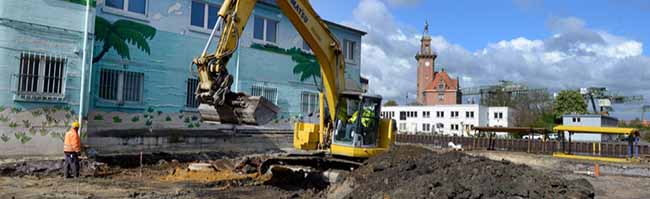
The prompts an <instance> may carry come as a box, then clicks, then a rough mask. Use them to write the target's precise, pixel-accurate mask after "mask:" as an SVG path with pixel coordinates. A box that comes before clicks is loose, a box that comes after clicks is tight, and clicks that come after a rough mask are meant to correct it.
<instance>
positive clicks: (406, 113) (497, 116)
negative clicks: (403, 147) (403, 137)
mask: <svg viewBox="0 0 650 199" xmlns="http://www.w3.org/2000/svg"><path fill="white" fill-rule="evenodd" d="M511 115H512V110H511V109H510V108H508V107H487V106H482V105H478V104H458V105H436V106H385V107H382V110H381V117H382V118H389V119H395V121H396V122H397V129H398V133H404V134H441V135H454V136H472V135H474V133H475V132H474V131H472V130H471V129H472V127H479V126H493V127H510V125H511V124H512V122H511V121H510V120H511V118H510V117H511Z"/></svg>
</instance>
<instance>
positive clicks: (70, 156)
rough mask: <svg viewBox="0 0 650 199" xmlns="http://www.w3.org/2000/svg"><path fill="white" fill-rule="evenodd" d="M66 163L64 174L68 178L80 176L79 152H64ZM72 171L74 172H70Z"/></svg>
mask: <svg viewBox="0 0 650 199" xmlns="http://www.w3.org/2000/svg"><path fill="white" fill-rule="evenodd" d="M64 153H65V163H64V164H63V174H64V175H65V177H66V178H71V177H75V178H76V177H79V153H77V152H64ZM70 172H72V173H70Z"/></svg>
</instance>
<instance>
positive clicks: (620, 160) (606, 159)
mask: <svg viewBox="0 0 650 199" xmlns="http://www.w3.org/2000/svg"><path fill="white" fill-rule="evenodd" d="M553 157H556V158H567V159H575V160H591V161H602V162H615V163H631V162H633V161H632V160H630V159H627V158H612V157H597V156H586V155H573V154H566V153H553Z"/></svg>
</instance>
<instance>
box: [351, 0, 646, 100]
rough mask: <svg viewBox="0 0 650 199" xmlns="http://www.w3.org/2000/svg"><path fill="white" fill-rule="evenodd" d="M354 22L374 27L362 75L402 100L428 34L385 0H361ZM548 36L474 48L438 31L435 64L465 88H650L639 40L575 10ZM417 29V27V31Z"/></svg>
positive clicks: (554, 23)
mask: <svg viewBox="0 0 650 199" xmlns="http://www.w3.org/2000/svg"><path fill="white" fill-rule="evenodd" d="M353 13H354V16H353V18H352V19H351V20H350V21H346V22H344V23H345V24H347V25H351V26H353V27H358V28H360V29H362V30H365V31H367V32H368V34H367V35H366V36H365V37H364V38H363V43H362V57H361V60H362V71H361V73H362V75H363V76H365V77H368V79H369V80H370V92H372V93H375V94H380V95H382V96H384V98H386V99H396V100H398V101H399V102H402V101H403V99H404V97H405V96H406V95H407V93H409V94H408V95H409V96H410V99H412V98H411V97H412V96H414V93H415V89H416V83H415V79H416V61H415V59H414V55H415V54H416V52H417V51H418V49H419V44H420V37H421V35H420V34H421V33H419V31H417V28H411V27H408V26H405V25H403V24H401V23H400V22H399V21H397V20H396V19H395V18H394V17H393V16H392V14H391V13H390V11H389V10H388V9H387V7H386V5H385V3H384V2H382V1H379V0H362V1H361V2H360V3H359V4H358V5H357V7H356V8H355V9H354V12H353ZM547 25H548V28H549V30H550V31H551V32H552V33H553V34H554V35H553V36H551V37H549V38H539V39H530V38H525V37H518V38H514V39H509V40H502V41H497V42H492V43H488V44H486V46H485V47H484V48H482V49H479V50H476V51H474V52H472V51H469V50H467V49H465V48H463V47H462V46H460V45H458V44H454V43H450V42H449V41H447V40H446V39H445V38H444V37H442V36H436V35H433V36H432V47H433V48H434V49H435V51H436V52H437V53H438V58H437V60H436V69H438V70H439V69H440V68H441V67H444V68H445V69H446V70H447V71H448V72H450V73H451V75H452V76H459V77H460V78H461V87H470V86H476V85H485V84H494V83H496V82H497V81H498V80H513V81H518V82H524V83H527V84H529V85H532V86H541V87H547V88H550V89H552V90H557V89H567V88H571V89H575V88H580V87H589V86H605V87H608V88H609V89H610V90H615V91H619V92H620V93H621V94H626V95H646V96H648V94H650V88H649V87H647V86H644V85H645V84H647V80H649V79H650V70H647V68H648V67H649V66H650V58H648V57H647V56H643V44H642V43H641V42H639V41H635V40H631V39H628V38H624V37H622V36H617V35H612V34H610V33H607V32H605V31H600V30H594V29H590V28H588V26H587V23H585V22H584V21H583V20H581V19H578V18H575V17H567V18H560V17H551V18H550V19H549V21H548V23H547ZM413 30H416V31H413Z"/></svg>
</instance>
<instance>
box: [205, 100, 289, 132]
mask: <svg viewBox="0 0 650 199" xmlns="http://www.w3.org/2000/svg"><path fill="white" fill-rule="evenodd" d="M239 95H240V96H238V97H237V99H236V100H235V101H234V102H229V103H224V105H220V106H215V105H211V104H203V103H202V104H200V105H199V108H198V109H199V113H200V114H201V118H202V119H203V121H207V122H219V123H222V124H223V123H228V124H249V125H264V124H266V123H268V122H270V121H271V120H273V119H274V118H275V116H276V115H277V113H278V112H279V110H280V109H279V108H278V107H277V106H276V105H275V104H273V103H272V102H271V101H269V100H267V99H266V98H264V97H260V96H247V95H244V94H242V93H239Z"/></svg>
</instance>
